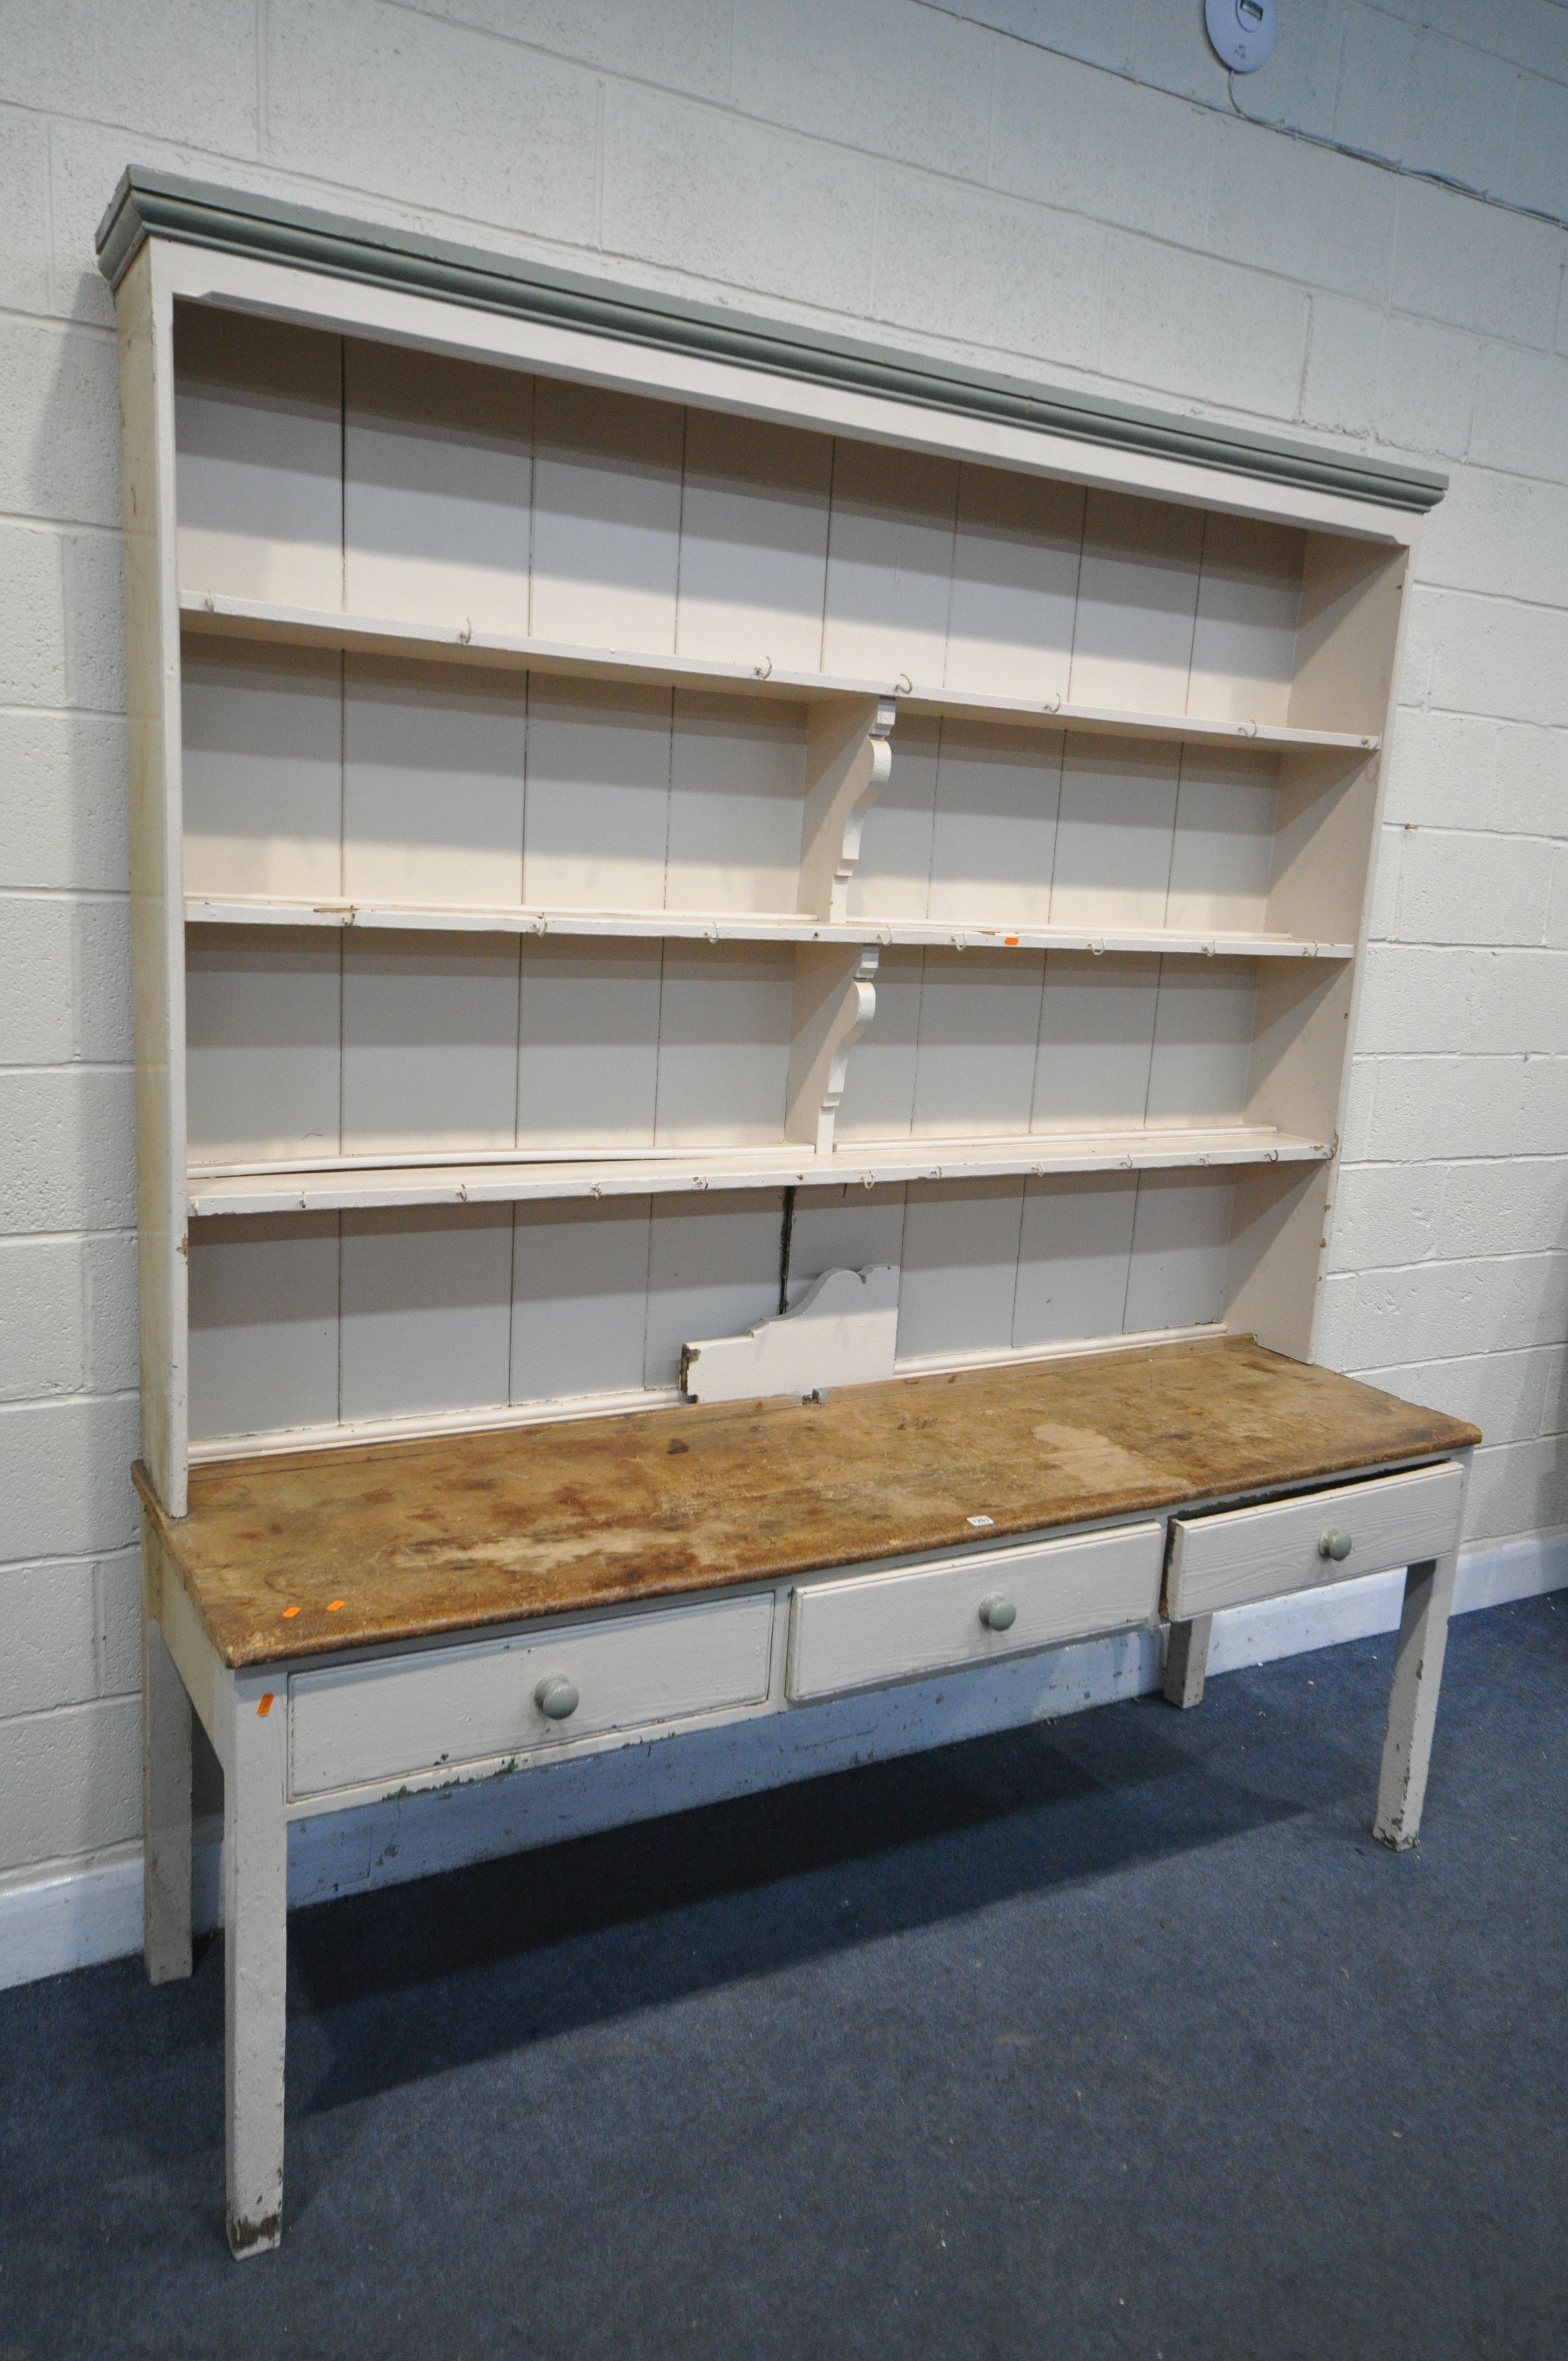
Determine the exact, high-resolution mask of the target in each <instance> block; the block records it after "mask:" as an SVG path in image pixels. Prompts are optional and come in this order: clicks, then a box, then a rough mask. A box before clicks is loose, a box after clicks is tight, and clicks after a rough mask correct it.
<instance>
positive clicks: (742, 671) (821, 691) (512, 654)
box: [179, 587, 1380, 753]
mask: <svg viewBox="0 0 1568 2361" xmlns="http://www.w3.org/2000/svg"><path fill="white" fill-rule="evenodd" d="M179 611H180V619H181V624H182V626H183V628H184V631H186V633H187V634H188V635H189V637H190V638H191V639H192V640H198V639H200V640H215V641H220V642H236V641H237V642H241V643H243V644H247V645H256V646H280V647H304V648H315V649H341V650H343V651H345V653H350V654H356V655H370V656H390V657H394V658H397V659H398V660H400V661H401V662H405V663H408V664H422V663H435V664H457V665H460V666H462V667H463V668H464V669H469V668H472V669H473V670H475V671H479V672H502V673H512V674H515V673H519V672H537V673H540V674H543V675H549V676H550V677H552V678H559V679H563V680H571V679H580V680H591V681H595V682H598V683H599V684H601V685H603V686H618V685H620V686H630V687H689V688H696V689H710V690H712V691H713V692H714V693H716V694H720V695H740V696H744V697H747V698H748V699H755V700H757V701H758V702H760V703H769V702H774V701H777V700H779V699H785V698H787V699H791V700H799V699H801V698H803V697H804V698H806V699H808V700H810V701H811V702H812V703H817V702H821V703H824V704H827V703H831V702H837V701H838V700H839V699H842V698H861V699H863V698H866V697H897V699H898V700H899V703H900V705H901V706H902V707H903V708H904V709H905V711H906V712H908V713H910V714H912V715H915V716H916V717H920V718H923V717H928V716H932V715H938V714H951V715H952V716H953V717H954V718H955V719H959V720H965V721H970V722H978V723H982V724H983V723H992V722H994V723H998V724H1002V725H1009V724H1011V725H1012V726H1014V727H1015V728H1018V729H1030V730H1039V731H1055V730H1065V731H1067V732H1068V733H1069V734H1073V735H1083V736H1086V737H1110V738H1130V737H1136V738H1146V739H1150V740H1162V739H1168V740H1170V741H1173V742H1175V743H1177V744H1191V745H1200V746H1234V745H1236V744H1239V743H1243V742H1245V743H1247V744H1255V745H1256V746H1258V747H1260V748H1269V749H1273V750H1276V751H1277V752H1282V753H1310V752H1346V753H1362V752H1376V750H1377V747H1378V745H1379V743H1380V740H1379V738H1378V736H1377V735H1376V732H1368V731H1365V730H1340V729H1334V728H1332V727H1330V726H1327V725H1324V726H1319V725H1317V724H1314V723H1308V722H1295V721H1292V722H1271V721H1252V720H1247V721H1216V720H1212V719H1209V718H1207V717H1206V716H1203V715H1201V714H1190V713H1186V712H1184V711H1182V710H1181V708H1179V706H1178V707H1175V708H1172V707H1168V706H1163V705H1149V704H1141V705H1140V704H1125V705H1122V704H1117V705H1100V704H1094V703H1091V702H1087V701H1085V700H1083V699H1081V698H1068V699H1065V700H1062V701H1059V702H1058V699H1057V698H1056V697H1049V698H1045V699H1036V698H1035V697H1003V696H997V695H992V693H991V692H990V691H989V690H983V689H967V688H959V687H956V686H944V685H942V684H941V683H940V682H935V681H915V682H913V683H911V680H910V675H908V673H907V672H906V671H898V672H894V671H891V670H877V671H874V672H870V673H835V672H831V671H828V670H827V669H826V668H824V669H823V670H821V671H812V670H806V671H799V672H785V671H781V670H779V669H778V668H777V667H771V668H770V666H769V665H768V664H765V663H763V664H753V665H746V664H729V663H726V662H724V661H723V660H721V659H718V658H711V659H710V658H708V657H706V656H688V655H685V654H666V653H663V652H661V651H657V650H649V649H644V648H641V647H638V646H636V645H635V644H633V645H631V646H620V645H616V644H610V645H606V644H605V643H604V642H595V641H594V640H591V639H588V640H554V639H549V638H546V637H543V636H542V635H539V634H529V633H511V632H496V631H477V630H476V631H473V632H470V631H468V629H467V626H466V624H464V625H463V626H461V627H453V626H448V627H445V628H442V627H440V626H437V625H435V624H431V623H409V622H404V621H403V620H400V618H399V617H397V616H395V615H364V614H345V613H343V612H341V611H340V610H339V609H336V608H334V607H312V606H293V605H290V604H287V603H286V602H284V601H281V600H269V599H266V598H237V597H233V596H231V595H230V594H228V593H227V592H225V591H221V590H220V591H203V592H195V591H191V590H188V589H186V588H183V587H181V593H180V599H179Z"/></svg>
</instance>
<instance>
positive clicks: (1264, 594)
mask: <svg viewBox="0 0 1568 2361" xmlns="http://www.w3.org/2000/svg"><path fill="white" fill-rule="evenodd" d="M176 363H177V369H178V380H179V381H178V390H177V396H176V436H177V468H178V495H177V497H178V510H179V527H178V589H179V600H180V607H181V613H182V615H183V617H184V619H185V620H186V622H187V625H188V626H189V627H190V628H192V630H194V631H221V632H222V633H224V634H225V635H227V636H230V637H233V636H235V635H236V633H237V634H244V635H247V636H250V637H252V638H256V639H262V638H273V639H284V640H291V641H292V642H295V643H296V644H312V643H313V644H315V645H318V646H319V645H322V644H323V643H324V644H326V645H329V646H333V647H336V648H340V649H345V650H346V649H353V650H355V651H357V652H359V653H382V654H395V655H397V656H399V657H400V658H401V659H402V660H403V661H405V662H406V661H407V660H408V659H410V658H411V657H414V658H423V659H439V660H440V661H442V662H444V663H451V662H454V661H457V662H466V663H476V662H477V663H482V664H488V665H492V666H493V665H499V666H501V667H503V668H510V669H514V670H515V669H518V668H522V667H530V666H532V668H534V669H537V670H540V671H549V672H553V673H555V674H559V675H569V674H574V673H575V674H577V675H586V676H588V677H591V678H598V679H601V680H606V681H613V680H621V681H631V682H639V683H641V684H642V685H644V686H647V685H652V684H664V685H675V684H681V683H685V684H687V685H690V684H692V683H693V682H694V681H696V682H706V683H707V684H709V685H711V686H720V685H722V686H724V687H726V688H728V689H729V690H730V691H732V692H737V691H741V690H744V691H745V692H746V693H754V692H755V691H757V690H759V689H760V690H763V691H767V690H769V689H770V688H771V689H773V693H775V694H788V695H794V696H796V697H799V696H801V695H810V696H813V697H835V696H839V697H856V696H861V697H863V696H867V695H883V694H887V693H888V692H890V691H896V692H897V693H898V694H900V695H901V696H902V697H904V698H905V700H906V702H907V704H908V705H909V707H910V708H912V709H914V710H916V711H925V712H931V713H938V712H954V713H958V712H968V713H970V714H975V715H985V716H989V717H990V718H992V719H1007V720H1011V721H1014V722H1017V723H1020V724H1024V723H1033V724H1035V725H1038V724H1039V723H1041V722H1042V721H1045V720H1049V721H1050V722H1051V723H1052V724H1053V725H1055V726H1057V727H1071V728H1074V729H1082V730H1098V731H1106V730H1110V731H1113V732H1116V733H1120V734H1125V733H1127V732H1129V731H1143V732H1152V733H1153V734H1156V735H1161V736H1174V737H1176V738H1178V739H1181V738H1191V739H1193V740H1195V741H1196V740H1201V739H1210V738H1212V737H1221V738H1224V737H1234V736H1235V735H1237V734H1238V733H1246V734H1251V733H1253V732H1254V731H1255V733H1256V734H1257V736H1258V737H1259V738H1260V739H1264V738H1266V742H1269V743H1272V744H1277V745H1279V746H1281V747H1288V748H1302V749H1307V750H1311V749H1314V748H1328V749H1331V750H1334V751H1338V752H1365V751H1370V750H1371V748H1372V747H1373V746H1374V745H1375V743H1376V739H1377V736H1378V734H1379V732H1380V731H1381V729H1382V726H1383V718H1384V712H1385V709H1386V705H1387V654H1388V647H1387V641H1388V636H1389V635H1388V634H1387V632H1386V631H1383V630H1382V629H1380V628H1377V626H1379V625H1380V624H1381V622H1382V621H1383V620H1385V618H1384V611H1383V610H1384V607H1385V605H1386V602H1387V578H1386V577H1387V567H1386V557H1387V552H1386V551H1384V550H1382V549H1380V548H1379V547H1378V546H1377V545H1376V544H1358V543H1355V542H1353V541H1350V540H1348V539H1346V538H1343V537H1341V536H1335V535H1329V534H1324V533H1317V532H1313V531H1310V530H1304V529H1302V528H1299V527H1296V526H1288V525H1281V524H1275V523H1271V522H1265V521H1261V520H1258V519H1253V518H1245V517H1238V516H1235V515H1231V514H1227V513H1224V512H1223V511H1218V510H1215V511H1208V512H1205V511H1202V510H1201V509H1197V508H1192V507H1186V506H1179V505H1178V504H1176V503H1175V502H1169V501H1159V500H1149V499H1146V498H1135V497H1133V496H1130V495H1127V494H1124V493H1117V492H1110V491H1102V490H1097V489H1091V490H1089V491H1087V492H1086V491H1085V490H1084V489H1081V488H1080V487H1078V486H1076V485H1073V484H1069V483H1066V482H1062V481H1058V480H1054V479H1052V478H1045V477H1038V476H1026V475H1022V474H1019V473H1018V472H1016V471H1014V470H1010V469H1007V468H1003V467H988V466H985V465H983V464H980V463H977V462H975V461H971V460H966V461H962V462H959V461H958V460H953V459H945V458H940V457H937V456H930V455H927V454H921V453H917V452H913V451H909V450H902V449H898V448H894V447H889V446H886V445H878V444H874V443H870V442H861V441H858V440H854V439H851V438H850V437H847V436H844V435H839V436H837V437H835V436H831V435H828V434H818V433H815V432H812V431H810V430H809V429H806V428H805V427H799V426H785V425H782V424H777V423H769V422H764V421H762V420H757V419H751V418H745V417H740V416H737V415H733V414H726V413H723V412H717V411H712V410H707V409H699V408H696V407H681V406H678V405H676V404H674V403H672V402H669V401H660V400H656V399H653V398H651V397H650V396H647V395H634V394H629V393H620V392H615V391H611V390H607V389H604V388H601V387H595V386H587V385H582V384H574V383H570V382H568V381H566V380H565V379H557V378H554V377H549V376H544V375H539V376H533V375H531V374H529V373H527V372H525V371H524V370H521V369H518V368H504V367H496V366H491V365H483V364H479V363H477V362H471V361H463V360H459V359H456V358H455V357H451V356H446V355H436V354H430V353H423V352H420V351H417V350H412V349H409V348H406V347H400V346H392V345H388V344H380V343H372V342H369V341H361V340H357V339H355V338H342V337H339V336H336V335H328V334H325V333H323V332H322V331H319V330H314V329H310V328H305V327H297V326H292V325H288V324H282V323H278V322H269V321H264V320H258V319H256V318H254V317H249V316H247V315H245V314H243V313H233V312H225V311H222V310H219V309H216V308H208V307H204V306H189V307H181V309H180V312H179V313H178V315H177V323H176ZM1352 622H1354V623H1355V625H1356V626H1357V628H1356V629H1355V630H1354V632H1353V634H1352V636H1354V638H1355V639H1356V640H1357V641H1358V642H1360V643H1361V645H1362V646H1363V647H1364V649H1365V654H1364V656H1363V657H1362V659H1361V660H1360V661H1359V662H1355V661H1352V662H1347V661H1346V660H1345V653H1346V652H1345V641H1346V626H1347V624H1348V623H1352ZM1363 626H1372V628H1370V629H1365V628H1361V627H1363Z"/></svg>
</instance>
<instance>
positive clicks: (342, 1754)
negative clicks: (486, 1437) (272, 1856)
mask: <svg viewBox="0 0 1568 2361" xmlns="http://www.w3.org/2000/svg"><path fill="white" fill-rule="evenodd" d="M772 1648H773V1597H772V1594H771V1593H768V1594H766V1595H764V1596H762V1597H761V1598H730V1599H708V1600H705V1601H704V1602H703V1603H702V1604H701V1605H700V1606H696V1607H680V1608H672V1609H667V1610H663V1609H662V1610H661V1611H660V1612H658V1613H657V1614H648V1615H629V1616H624V1617H621V1618H620V1619H619V1620H616V1621H614V1622H604V1623H578V1624H574V1625H572V1626H570V1627H568V1628H565V1629H563V1630H560V1631H549V1632H543V1633H541V1634H539V1635H538V1636H537V1637H535V1636H533V1635H532V1634H528V1633H519V1634H516V1635H514V1636H512V1637H510V1638H508V1639H505V1640H485V1641H475V1642H466V1643H464V1644H462V1645H460V1646H455V1647H451V1648H433V1649H431V1650H429V1651H428V1652H427V1653H423V1654H421V1655H414V1656H396V1657H390V1658H386V1659H383V1660H382V1661H381V1662H379V1663H369V1664H338V1665H327V1666H324V1667H323V1669H322V1670H321V1671H320V1672H309V1673H296V1674H294V1675H293V1676H292V1678H291V1681H290V1683H289V1714H290V1721H289V1789H290V1794H291V1795H292V1796H294V1797H296V1798H302V1797H305V1796H308V1795H326V1794H328V1793H330V1792H331V1791H332V1790H334V1789H335V1788H339V1787H353V1786H359V1785H363V1784H376V1783H379V1782H384V1781H388V1780H394V1779H403V1778H413V1777H417V1776H418V1775H420V1774H421V1773H425V1772H430V1771H440V1770H444V1769H445V1768H446V1767H447V1766H448V1765H454V1766H455V1765H457V1764H459V1763H479V1762H484V1761H486V1760H487V1759H490V1758H493V1757H494V1756H496V1755H498V1754H499V1755H510V1754H529V1755H534V1754H539V1753H546V1754H548V1753H551V1752H559V1751H560V1750H561V1749H563V1748H565V1747H569V1746H571V1744H572V1743H573V1742H574V1741H576V1740H578V1739H583V1738H594V1737H598V1736H602V1735H603V1734H604V1733H605V1732H606V1731H607V1730H642V1729H647V1728H649V1727H651V1726H652V1725H655V1724H657V1723H659V1722H663V1721H676V1720H679V1719H683V1718H684V1717H685V1716H686V1715H689V1714H702V1713H713V1712H718V1711H719V1710H720V1709H722V1708H726V1707H740V1706H748V1705H761V1704H762V1701H763V1700H764V1698H765V1697H766V1696H767V1694H768V1674H769V1663H770V1658H771V1654H772ZM553 1678H559V1679H562V1680H565V1681H569V1682H570V1683H571V1684H572V1686H573V1687H575V1688H576V1692H577V1700H578V1701H577V1704H576V1708H574V1709H573V1710H572V1711H571V1712H570V1713H569V1714H567V1715H566V1716H565V1718H564V1719H559V1720H553V1719H551V1718H550V1717H549V1716H548V1715H547V1714H546V1713H545V1712H544V1711H543V1708H541V1707H540V1705H539V1704H537V1703H536V1701H535V1697H534V1691H535V1690H536V1688H538V1686H539V1685H540V1684H541V1682H543V1681H547V1680H551V1679H553Z"/></svg>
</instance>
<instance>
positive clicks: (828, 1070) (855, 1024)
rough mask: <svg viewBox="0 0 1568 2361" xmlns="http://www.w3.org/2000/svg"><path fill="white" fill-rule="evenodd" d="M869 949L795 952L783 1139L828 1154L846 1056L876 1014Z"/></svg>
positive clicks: (832, 946) (833, 946)
mask: <svg viewBox="0 0 1568 2361" xmlns="http://www.w3.org/2000/svg"><path fill="white" fill-rule="evenodd" d="M881 956H882V953H881V951H880V950H879V949H878V947H877V945H876V944H874V943H865V944H852V943H851V944H850V945H848V946H845V947H840V946H839V944H837V943H823V944H815V943H813V944H802V946H801V948H800V950H798V951H797V952H796V953H795V1007H794V1013H793V1018H792V1022H791V1026H790V1049H789V1089H788V1097H787V1112H786V1115H785V1118H784V1137H785V1138H786V1139H790V1140H797V1141H799V1142H800V1144H801V1145H802V1146H803V1147H806V1148H811V1149H813V1150H814V1151H815V1153H816V1154H817V1155H818V1156H828V1155H831V1153H832V1149H833V1122H834V1118H835V1116H836V1115H838V1112H839V1100H840V1099H841V1098H842V1097H843V1095H844V1078H845V1076H846V1074H847V1073H848V1071H849V1065H850V1049H852V1048H853V1047H854V1044H855V1043H856V1042H857V1041H858V1040H859V1039H860V1038H861V1034H862V1033H863V1032H864V1031H865V1029H866V1027H867V1026H868V1025H869V1024H870V1023H871V1021H872V1017H873V1016H875V1015H876V972H877V961H879V959H880V958H881Z"/></svg>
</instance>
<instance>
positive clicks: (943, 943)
mask: <svg viewBox="0 0 1568 2361" xmlns="http://www.w3.org/2000/svg"><path fill="white" fill-rule="evenodd" d="M185 923H186V925H187V926H202V927H257V926H272V927H335V928H351V927H356V928H362V929H365V928H380V929H384V930H387V931H389V932H393V933H410V934H437V935H440V934H469V935H559V936H584V937H595V936H597V937H600V938H609V939H656V940H668V941H676V942H709V943H845V944H872V943H880V944H882V945H883V947H884V948H892V947H894V946H899V947H903V948H908V949H912V950H918V949H922V948H927V947H934V948H936V949H938V950H1036V951H1042V950H1043V951H1089V952H1091V953H1095V952H1108V951H1109V952H1125V953H1132V954H1138V953H1142V954H1143V955H1145V956H1146V957H1150V958H1168V957H1174V958H1179V959H1187V958H1200V959H1308V960H1349V959H1354V956H1355V946H1354V943H1314V942H1305V941H1301V940H1299V939H1297V938H1296V937H1294V936H1291V935H1277V934H1268V933H1247V932H1239V931H1238V932H1229V933H1227V932H1223V931H1220V930H1217V929H1203V930H1201V931H1199V930H1194V929H1191V928H1180V927H1146V928H1136V927H1112V928H1097V929H1095V930H1094V931H1092V932H1089V931H1086V930H1085V929H1084V928H1080V927H1050V926H1046V927H1041V926H1027V925H1025V924H1023V923H1020V924H1019V925H1018V926H1016V927H1015V928H1014V927H1001V926H996V927H985V926H973V925H970V926H954V925H952V924H951V923H949V922H948V921H946V920H943V919H940V918H926V919H912V918H889V919H878V918H846V919H838V920H830V919H825V918H814V917H810V916H803V915H802V914H800V913H798V912H795V911H781V912H777V913H775V912H773V911H757V912H751V911H747V912H744V913H740V912H736V911H733V910H724V911H710V910H608V911H606V910H561V909H526V908H521V907H517V906H510V907H508V906H500V905H497V906H488V907H484V906H466V905H463V904H458V903H428V904H425V903H410V902H366V901H310V900H307V899H305V898H304V897H303V896H291V895H268V894H257V895H245V894H236V895H202V894H190V895H186V897H185Z"/></svg>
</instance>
